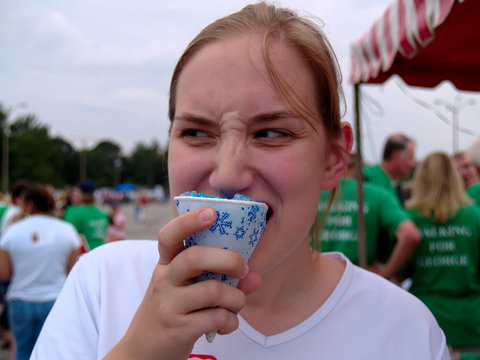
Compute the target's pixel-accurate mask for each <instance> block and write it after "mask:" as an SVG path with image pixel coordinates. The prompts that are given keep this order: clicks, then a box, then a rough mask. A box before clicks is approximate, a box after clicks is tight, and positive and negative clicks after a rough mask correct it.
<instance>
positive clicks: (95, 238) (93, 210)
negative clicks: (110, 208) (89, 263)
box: [63, 205, 109, 250]
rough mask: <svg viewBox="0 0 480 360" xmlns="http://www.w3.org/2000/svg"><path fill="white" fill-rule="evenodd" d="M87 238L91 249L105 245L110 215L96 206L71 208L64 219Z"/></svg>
mask: <svg viewBox="0 0 480 360" xmlns="http://www.w3.org/2000/svg"><path fill="white" fill-rule="evenodd" d="M63 219H64V220H65V221H68V222H69V223H71V224H72V225H73V226H75V228H76V229H77V231H78V233H79V234H81V235H83V236H84V237H85V240H86V242H87V245H88V247H89V249H90V250H91V249H94V248H96V247H97V246H100V245H102V244H104V243H105V237H106V235H107V228H108V224H109V219H108V215H107V214H105V213H104V212H103V210H102V209H100V208H99V207H98V206H96V205H81V206H69V207H68V208H67V210H66V211H65V215H64V217H63Z"/></svg>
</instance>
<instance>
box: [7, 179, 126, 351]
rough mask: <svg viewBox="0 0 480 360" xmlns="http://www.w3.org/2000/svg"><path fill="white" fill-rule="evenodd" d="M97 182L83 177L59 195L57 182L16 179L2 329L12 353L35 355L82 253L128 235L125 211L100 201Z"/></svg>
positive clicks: (10, 212)
mask: <svg viewBox="0 0 480 360" xmlns="http://www.w3.org/2000/svg"><path fill="white" fill-rule="evenodd" d="M95 190H96V187H95V184H94V183H93V182H92V181H89V180H86V181H82V182H80V183H79V184H77V186H74V187H72V188H70V189H68V190H67V191H65V196H64V197H63V196H62V197H57V196H55V195H54V191H53V189H52V187H51V186H47V185H44V184H36V183H33V184H30V183H28V182H26V181H23V180H19V181H16V182H15V183H14V184H13V185H12V188H11V191H10V199H9V203H8V204H7V203H3V205H2V206H1V207H0V216H1V222H0V224H1V227H0V231H1V232H0V280H1V281H2V294H1V295H2V302H1V304H2V309H1V310H2V315H1V329H2V332H3V333H2V334H1V335H2V339H3V341H4V346H9V347H10V350H11V351H10V353H11V357H12V358H16V359H29V358H30V355H31V352H32V350H33V346H34V344H35V342H36V339H37V337H38V335H39V333H40V330H41V328H42V326H43V322H44V321H45V319H46V317H47V315H48V313H49V312H50V309H51V308H52V306H53V303H54V302H55V300H56V298H57V296H58V294H59V292H60V289H61V288H62V287H63V284H64V282H65V279H66V277H67V275H68V273H69V272H70V270H71V268H72V266H73V265H74V263H75V262H76V260H77V259H78V257H79V256H80V255H81V254H83V253H87V252H88V251H90V250H92V249H94V248H96V247H98V246H100V245H103V244H105V243H107V242H112V241H117V240H123V239H125V231H124V230H125V225H126V218H125V215H124V214H123V213H122V212H121V210H120V209H119V204H118V203H111V204H110V208H111V211H110V213H107V212H106V211H105V210H104V207H100V206H99V205H98V204H97V201H96V198H95V195H94V193H95Z"/></svg>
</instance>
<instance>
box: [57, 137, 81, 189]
mask: <svg viewBox="0 0 480 360" xmlns="http://www.w3.org/2000/svg"><path fill="white" fill-rule="evenodd" d="M51 141H52V146H53V147H54V149H55V153H56V154H57V155H58V160H57V161H58V167H57V170H58V172H59V173H60V176H61V177H62V183H63V185H74V184H76V183H77V182H78V180H79V178H80V154H79V152H78V151H76V150H75V149H74V148H73V147H72V145H71V144H70V143H69V142H68V141H66V140H65V139H63V138H61V137H55V138H53V139H51Z"/></svg>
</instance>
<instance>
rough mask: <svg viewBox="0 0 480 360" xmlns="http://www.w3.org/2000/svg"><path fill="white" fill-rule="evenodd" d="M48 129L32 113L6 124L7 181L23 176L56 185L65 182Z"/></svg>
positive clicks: (59, 160)
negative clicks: (7, 145) (7, 147)
mask: <svg viewBox="0 0 480 360" xmlns="http://www.w3.org/2000/svg"><path fill="white" fill-rule="evenodd" d="M48 131H49V128H48V127H47V126H45V125H41V124H39V123H38V120H37V118H36V116H35V115H32V114H28V115H24V116H21V117H19V118H17V119H16V120H15V121H14V122H13V123H12V124H11V125H10V126H9V132H10V139H9V164H10V181H15V180H16V179H25V180H28V181H31V182H42V183H49V184H52V185H54V186H57V187H58V186H63V185H64V184H65V180H64V179H63V177H62V175H61V173H60V172H59V171H58V170H57V169H58V168H59V167H60V164H61V163H62V158H61V154H59V153H58V152H57V151H56V150H57V149H56V148H55V146H54V142H53V141H52V140H51V138H50V136H49V134H48Z"/></svg>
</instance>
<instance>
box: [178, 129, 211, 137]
mask: <svg viewBox="0 0 480 360" xmlns="http://www.w3.org/2000/svg"><path fill="white" fill-rule="evenodd" d="M181 136H182V137H189V138H206V137H208V136H209V135H208V133H207V132H206V131H203V130H199V129H185V130H183V131H182V133H181Z"/></svg>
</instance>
